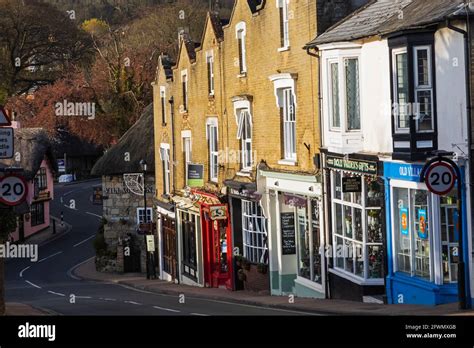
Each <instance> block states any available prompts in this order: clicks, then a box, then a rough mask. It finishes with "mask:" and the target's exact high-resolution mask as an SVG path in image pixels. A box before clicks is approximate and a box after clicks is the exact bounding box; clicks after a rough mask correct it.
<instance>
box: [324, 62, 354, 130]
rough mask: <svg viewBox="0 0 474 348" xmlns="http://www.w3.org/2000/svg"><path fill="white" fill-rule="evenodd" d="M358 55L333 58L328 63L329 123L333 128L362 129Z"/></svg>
mask: <svg viewBox="0 0 474 348" xmlns="http://www.w3.org/2000/svg"><path fill="white" fill-rule="evenodd" d="M359 70H360V69H359V58H358V57H338V58H331V59H329V60H328V64H327V79H326V82H327V83H326V86H327V87H326V89H327V92H328V101H329V104H328V115H329V117H328V124H329V126H330V129H331V130H334V131H341V130H343V131H344V132H353V131H360V130H361V111H360V77H359V73H360V72H359Z"/></svg>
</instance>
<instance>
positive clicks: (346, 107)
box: [339, 56, 362, 133]
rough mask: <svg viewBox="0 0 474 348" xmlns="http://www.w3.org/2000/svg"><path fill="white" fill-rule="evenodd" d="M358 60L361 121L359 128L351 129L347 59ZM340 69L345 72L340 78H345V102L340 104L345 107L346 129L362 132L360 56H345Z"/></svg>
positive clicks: (350, 131)
mask: <svg viewBox="0 0 474 348" xmlns="http://www.w3.org/2000/svg"><path fill="white" fill-rule="evenodd" d="M353 59H355V60H357V65H358V73H359V74H358V76H357V81H358V83H359V123H360V127H359V129H349V113H348V110H347V109H348V105H347V83H346V80H347V74H346V64H347V61H349V60H353ZM339 68H340V69H342V71H343V74H342V76H341V75H339V78H342V79H343V84H342V86H344V89H343V90H342V91H343V93H342V95H343V97H344V104H340V105H343V108H344V111H345V117H344V118H345V122H346V124H345V130H346V132H347V133H353V132H361V131H362V107H361V99H362V98H361V95H360V93H361V87H360V83H361V82H360V76H361V73H360V71H361V62H360V57H359V56H346V57H343V59H342V65H340V66H339ZM339 93H341V90H339Z"/></svg>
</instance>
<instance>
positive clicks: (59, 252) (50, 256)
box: [38, 251, 63, 263]
mask: <svg viewBox="0 0 474 348" xmlns="http://www.w3.org/2000/svg"><path fill="white" fill-rule="evenodd" d="M62 253H63V252H62V251H58V252H57V253H56V254H53V255H49V256H48V257H45V258H44V259H41V260H39V261H38V263H41V262H43V261H46V260H47V259H50V258H52V257H54V256H56V255H59V254H62Z"/></svg>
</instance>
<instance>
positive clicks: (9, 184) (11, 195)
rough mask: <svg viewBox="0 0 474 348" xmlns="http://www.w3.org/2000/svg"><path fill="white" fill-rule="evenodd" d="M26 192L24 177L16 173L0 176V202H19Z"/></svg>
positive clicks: (9, 203)
mask: <svg viewBox="0 0 474 348" xmlns="http://www.w3.org/2000/svg"><path fill="white" fill-rule="evenodd" d="M27 193H28V186H27V184H26V181H25V179H23V177H21V176H17V175H7V176H4V177H3V178H0V202H1V203H3V204H6V205H10V206H15V205H19V204H21V203H22V202H23V201H24V200H25V199H26V195H27Z"/></svg>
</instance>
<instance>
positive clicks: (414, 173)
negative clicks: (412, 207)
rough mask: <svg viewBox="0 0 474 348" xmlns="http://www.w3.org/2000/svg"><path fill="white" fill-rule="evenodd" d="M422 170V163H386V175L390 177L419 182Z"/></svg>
mask: <svg viewBox="0 0 474 348" xmlns="http://www.w3.org/2000/svg"><path fill="white" fill-rule="evenodd" d="M422 170H423V166H422V165H420V164H406V163H394V162H385V163H384V175H385V176H386V177H387V178H389V179H397V180H405V181H414V182H419V181H420V174H421V171H422Z"/></svg>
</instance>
